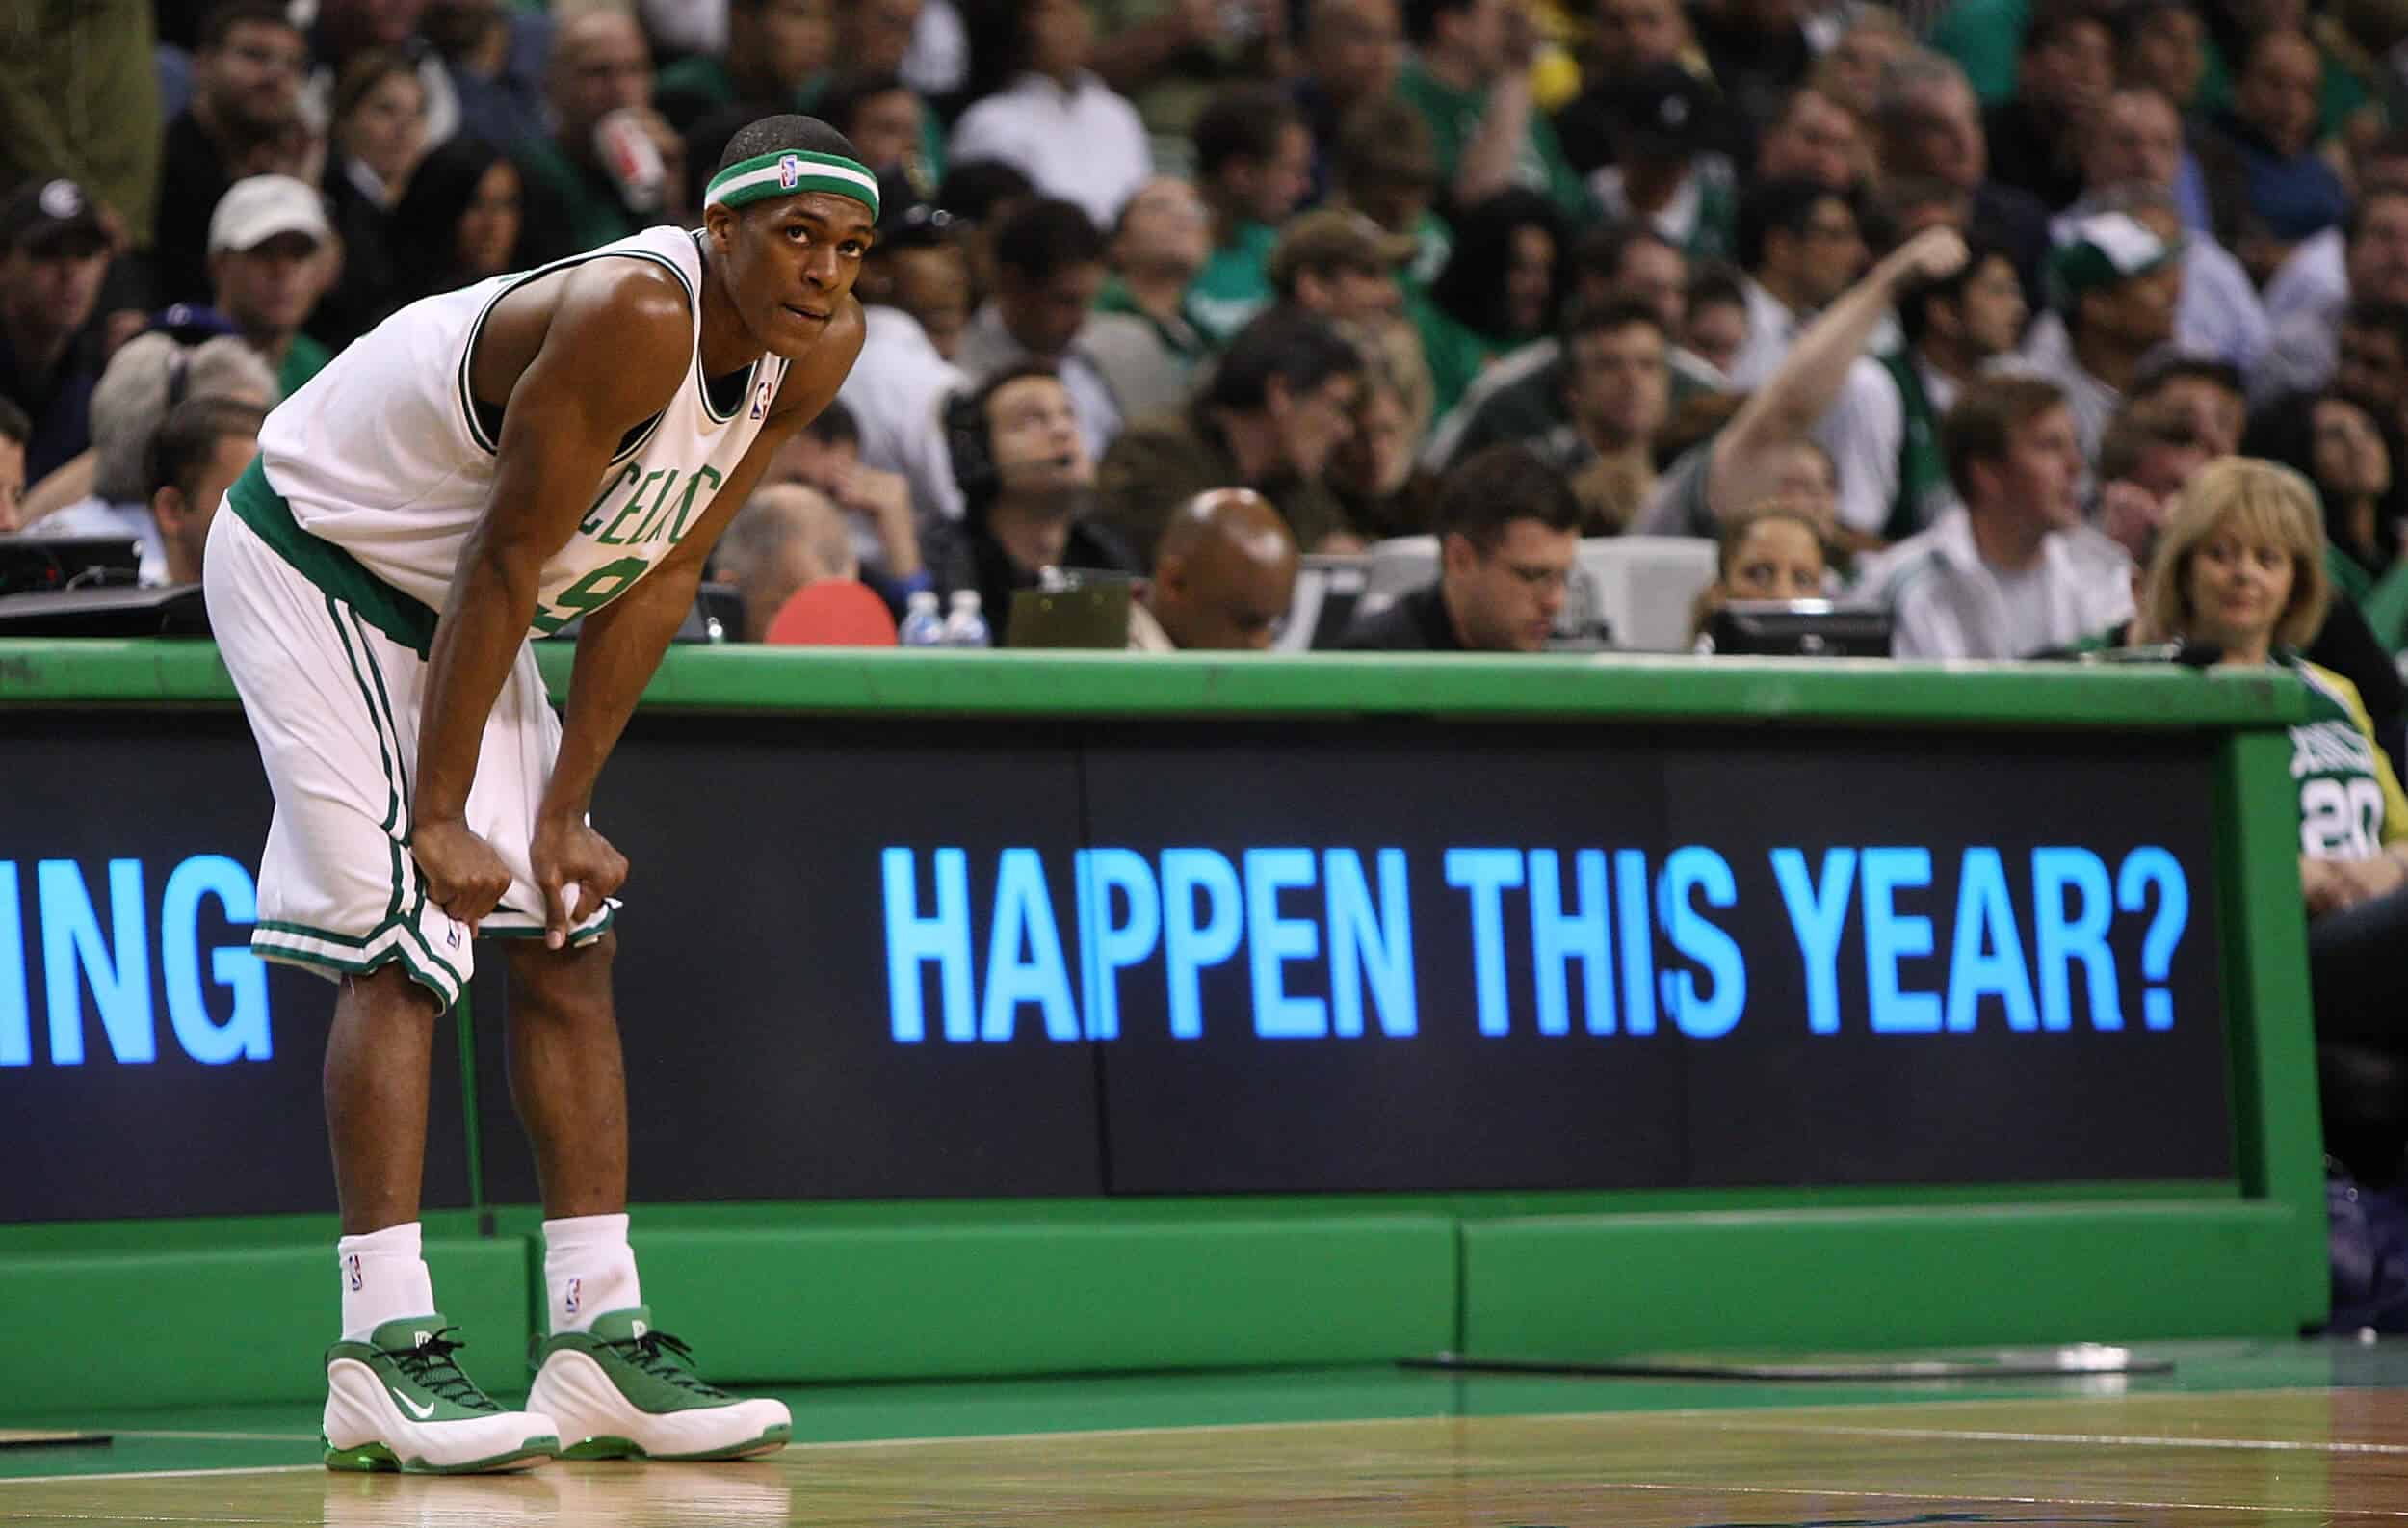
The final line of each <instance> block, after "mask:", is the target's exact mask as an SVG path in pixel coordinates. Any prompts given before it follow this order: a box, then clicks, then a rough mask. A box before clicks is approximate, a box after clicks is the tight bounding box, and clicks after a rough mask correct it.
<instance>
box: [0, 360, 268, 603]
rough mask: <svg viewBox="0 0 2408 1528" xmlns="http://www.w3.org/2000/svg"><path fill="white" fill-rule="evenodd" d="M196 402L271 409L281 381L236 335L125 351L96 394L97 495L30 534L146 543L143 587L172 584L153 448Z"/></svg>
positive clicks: (111, 363)
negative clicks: (164, 427) (179, 410)
mask: <svg viewBox="0 0 2408 1528" xmlns="http://www.w3.org/2000/svg"><path fill="white" fill-rule="evenodd" d="M195 398H222V399H231V400H233V401H235V402H238V403H243V404H246V405H249V406H250V407H252V408H259V409H262V410H264V409H266V408H268V406H269V405H270V404H271V403H273V402H274V401H275V374H274V373H272V372H270V371H269V370H268V366H267V363H266V362H265V361H263V360H261V359H260V358H259V356H258V353H257V352H255V351H253V350H252V349H251V348H250V347H249V345H247V344H245V343H244V342H243V341H241V340H239V339H236V338H234V337H233V336H231V335H222V336H220V337H219V338H216V339H212V340H209V341H208V342H206V343H204V344H201V345H196V346H193V347H191V348H189V349H188V348H186V347H185V346H182V345H179V344H177V343H176V342H175V341H174V340H173V339H172V338H170V336H168V335H166V334H144V335H141V336H139V337H138V338H135V339H131V340H128V341H126V343H125V344H124V345H122V346H120V347H118V353H117V354H116V355H115V356H111V357H110V358H109V369H108V370H107V371H106V372H103V373H102V374H101V378H100V385H99V386H97V387H95V388H93V389H92V454H93V462H92V494H91V496H89V497H87V498H83V499H79V500H77V501H75V502H74V503H72V504H69V505H67V506H66V507H65V508H64V509H61V510H59V511H57V512H56V513H54V514H45V515H43V516H42V517H41V518H39V519H38V520H36V521H34V523H33V524H32V525H30V526H29V527H28V528H27V531H26V534H28V535H32V536H121V537H125V538H126V539H128V540H134V541H138V542H140V543H141V547H142V567H141V576H142V581H143V582H144V583H145V584H153V585H156V584H164V583H166V582H167V581H168V576H169V564H168V550H167V541H166V540H165V538H164V537H163V536H162V535H161V533H160V528H159V522H158V521H157V520H155V519H153V518H152V516H151V513H150V505H151V482H150V474H149V468H148V464H147V463H148V457H149V453H150V444H151V440H152V438H153V437H154V436H155V435H157V434H158V433H159V427H160V424H161V423H162V422H163V421H164V420H165V419H166V418H167V416H168V414H169V413H170V410H172V409H173V408H175V407H176V406H177V405H179V404H181V403H183V402H185V401H186V400H188V399H195Z"/></svg>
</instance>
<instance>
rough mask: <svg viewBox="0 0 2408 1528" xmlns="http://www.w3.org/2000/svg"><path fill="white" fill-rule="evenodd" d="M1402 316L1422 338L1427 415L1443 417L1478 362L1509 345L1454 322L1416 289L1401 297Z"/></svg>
mask: <svg viewBox="0 0 2408 1528" xmlns="http://www.w3.org/2000/svg"><path fill="white" fill-rule="evenodd" d="M1404 316H1405V317H1406V318H1408V319H1410V320H1412V322H1413V329H1414V332H1415V333H1417V334H1419V335H1420V336H1421V338H1422V356H1423V358H1424V359H1425V360H1426V361H1428V362H1429V383H1430V417H1431V418H1433V419H1444V418H1445V417H1447V415H1448V413H1449V412H1451V411H1452V410H1453V408H1454V406H1455V405H1456V404H1459V403H1461V402H1462V401H1463V394H1464V393H1465V391H1467V390H1468V389H1469V388H1470V387H1471V385H1472V382H1473V379H1475V378H1477V377H1478V376H1479V371H1480V368H1481V367H1482V366H1485V365H1487V364H1488V362H1489V361H1490V359H1492V358H1493V357H1494V356H1498V355H1499V354H1501V353H1502V352H1504V351H1505V350H1506V349H1509V348H1510V347H1508V346H1505V345H1500V344H1498V343H1496V342H1495V341H1493V340H1490V339H1489V338H1487V337H1486V336H1485V335H1482V334H1480V333H1479V332H1478V331H1477V330H1475V329H1471V328H1469V327H1467V326H1465V325H1463V324H1460V323H1457V322H1456V321H1455V319H1454V317H1453V315H1452V314H1450V313H1448V312H1447V311H1446V310H1445V309H1444V308H1442V307H1440V306H1439V305H1438V304H1437V303H1432V302H1431V301H1429V300H1428V299H1427V298H1426V297H1423V296H1422V295H1420V294H1419V293H1416V292H1408V293H1406V294H1405V299H1404Z"/></svg>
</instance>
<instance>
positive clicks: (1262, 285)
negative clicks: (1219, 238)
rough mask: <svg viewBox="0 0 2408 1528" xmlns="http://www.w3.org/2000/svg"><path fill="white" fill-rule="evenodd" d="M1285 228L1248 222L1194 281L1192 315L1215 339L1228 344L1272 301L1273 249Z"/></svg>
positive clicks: (1190, 291) (1190, 297)
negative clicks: (1271, 263) (1282, 229)
mask: <svg viewBox="0 0 2408 1528" xmlns="http://www.w3.org/2000/svg"><path fill="white" fill-rule="evenodd" d="M1278 243H1279V230H1278V229H1277V228H1274V227H1271V226H1270V225H1269V224H1262V223H1247V224H1240V225H1239V227H1238V236H1237V238H1235V239H1234V240H1232V241H1231V242H1229V243H1228V244H1224V245H1221V246H1219V247H1218V248H1217V249H1215V250H1213V252H1212V256H1211V257H1210V258H1209V259H1207V260H1206V261H1205V262H1204V269H1203V270H1201V271H1199V272H1197V273H1196V276H1195V279H1194V280H1193V281H1192V282H1191V283H1189V286H1188V296H1187V304H1186V305H1187V309H1188V315H1189V317H1190V318H1191V319H1192V320H1193V321H1194V323H1195V326H1196V327H1197V328H1198V329H1202V330H1203V331H1204V337H1205V338H1206V339H1209V340H1211V341H1212V342H1213V343H1214V344H1215V345H1226V344H1228V343H1229V339H1230V336H1231V335H1233V334H1235V333H1237V331H1238V330H1240V329H1243V328H1245V326H1246V321H1247V320H1248V319H1251V318H1252V317H1253V316H1254V315H1255V314H1257V313H1259V312H1261V311H1262V310H1263V309H1264V308H1267V307H1269V305H1270V300H1271V289H1270V251H1271V250H1273V249H1274V248H1276V247H1277V245H1278Z"/></svg>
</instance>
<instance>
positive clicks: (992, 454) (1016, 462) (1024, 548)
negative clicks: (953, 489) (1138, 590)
mask: <svg viewBox="0 0 2408 1528" xmlns="http://www.w3.org/2000/svg"><path fill="white" fill-rule="evenodd" d="M945 434H946V443H947V445H948V447H949V449H950V450H951V453H952V456H953V467H954V477H955V481H957V482H958V483H959V484H960V485H961V496H962V509H963V513H962V519H961V522H960V523H959V524H958V525H955V524H953V523H950V522H946V523H940V524H938V525H935V526H932V527H930V528H929V531H928V533H927V537H926V542H927V544H926V552H927V555H928V563H929V569H930V570H931V572H932V573H933V574H934V575H935V579H936V583H937V586H938V587H939V588H941V589H944V590H946V591H948V592H949V593H950V592H951V591H953V590H957V589H975V590H977V591H978V593H979V606H980V608H981V609H982V611H983V612H984V613H985V615H986V619H987V624H988V626H989V627H990V628H991V629H992V630H993V631H994V633H995V640H996V642H997V643H998V645H1009V643H1010V641H1011V636H1010V632H1009V630H1008V624H1007V623H1008V620H1009V619H1010V615H1011V595H1012V592H1013V591H1014V590H1020V589H1034V588H1035V587H1036V585H1037V583H1038V581H1039V579H1040V577H1041V575H1042V573H1043V570H1044V569H1045V568H1048V567H1087V568H1103V569H1107V570H1109V571H1112V572H1123V573H1134V572H1137V571H1138V570H1139V568H1138V561H1137V556H1136V554H1135V553H1133V552H1132V551H1131V550H1130V549H1129V546H1128V543H1126V542H1125V541H1123V540H1121V539H1120V538H1119V537H1117V536H1115V535H1113V534H1112V532H1111V531H1110V530H1108V529H1106V528H1105V527H1104V526H1102V525H1099V524H1097V523H1096V522H1095V520H1094V519H1093V518H1092V511H1093V509H1094V504H1095V460H1094V458H1092V457H1090V456H1089V455H1088V454H1087V450H1086V445H1085V443H1084V442H1083V441H1082V439H1081V437H1080V434H1079V416H1078V411H1077V409H1076V408H1075V407H1074V406H1073V404H1072V402H1071V398H1070V390H1069V389H1068V388H1067V387H1065V386H1063V385H1062V381H1061V378H1060V376H1059V375H1057V374H1056V373H1055V371H1054V369H1053V368H1052V367H1051V366H1049V365H1046V364H1045V363H1044V362H1042V361H1021V362H1017V363H1015V364H1013V365H1010V366H1007V367H1006V368H1004V369H1003V370H1002V371H1000V372H997V373H996V374H995V375H994V376H993V377H992V378H989V379H988V380H987V382H986V384H985V385H984V386H982V387H980V388H979V389H978V390H977V391H975V392H969V393H959V394H956V395H955V397H953V398H952V399H951V400H949V401H948V402H947V404H946V407H945Z"/></svg>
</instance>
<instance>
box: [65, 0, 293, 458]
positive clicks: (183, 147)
mask: <svg viewBox="0 0 2408 1528" xmlns="http://www.w3.org/2000/svg"><path fill="white" fill-rule="evenodd" d="M308 69H309V47H308V44H307V43H306V42H305V41H303V40H302V38H301V29H300V28H298V27H296V26H294V25H293V23H292V20H291V19H290V17H289V15H288V14H287V12H286V8H285V7H284V6H282V5H280V4H278V3H277V0H225V3H224V4H222V5H220V6H218V7H216V8H215V9H213V10H212V11H210V12H209V13H208V17H207V19H205V20H204V21H203V22H202V23H201V31H200V45H199V47H198V48H197V49H196V51H195V52H194V54H193V99H192V104H191V105H189V106H187V107H186V108H185V109H184V110H183V111H182V112H180V113H178V114H177V115H176V117H175V119H173V120H171V121H170V122H169V123H168V126H167V135H166V139H165V142H164V144H163V145H162V147H161V151H160V165H159V170H160V174H159V207H158V243H157V247H156V249H155V250H154V252H153V259H154V261H155V263H156V279H157V285H158V290H159V297H160V300H161V301H162V302H164V303H205V302H207V301H209V242H208V241H209V214H210V210H211V209H212V208H214V207H216V206H217V204H218V202H219V200H220V199H221V198H223V197H224V196H225V193H226V188H228V187H229V186H232V185H233V184H234V182H236V181H237V180H240V179H242V178H243V177H244V176H245V175H249V174H253V173H256V172H257V171H256V170H255V169H254V168H253V161H254V160H255V158H256V157H257V155H258V153H259V151H260V149H261V148H262V147H263V146H264V145H266V144H267V143H268V142H269V141H270V140H272V139H274V138H275V136H277V135H278V134H280V133H281V132H282V131H283V130H284V128H285V124H286V123H288V122H290V121H291V120H292V119H294V118H295V117H296V116H297V115H298V113H299V112H300V110H301V79H302V76H303V75H305V74H306V73H307V72H308ZM67 455H69V456H72V455H74V453H73V452H72V451H70V452H68V453H67Z"/></svg>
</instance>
